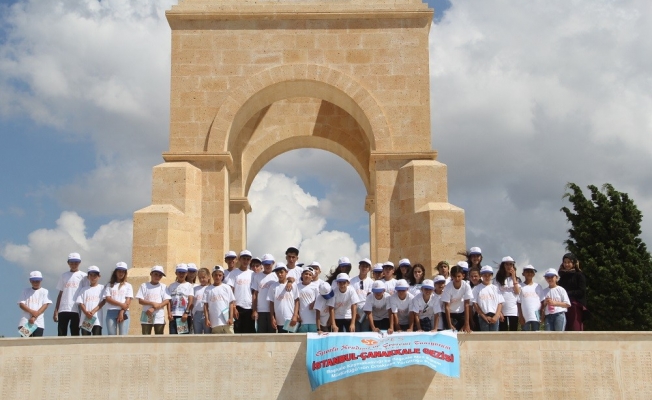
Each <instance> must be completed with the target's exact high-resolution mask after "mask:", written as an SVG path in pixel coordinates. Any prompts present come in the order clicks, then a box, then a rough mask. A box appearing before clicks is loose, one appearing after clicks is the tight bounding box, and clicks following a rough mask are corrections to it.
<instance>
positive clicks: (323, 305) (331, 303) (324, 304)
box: [314, 295, 335, 326]
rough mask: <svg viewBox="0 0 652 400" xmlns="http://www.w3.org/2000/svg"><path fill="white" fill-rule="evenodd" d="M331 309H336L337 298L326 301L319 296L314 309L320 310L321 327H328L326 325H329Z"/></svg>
mask: <svg viewBox="0 0 652 400" xmlns="http://www.w3.org/2000/svg"><path fill="white" fill-rule="evenodd" d="M331 307H335V297H331V298H330V299H328V300H326V299H325V298H324V296H321V295H319V296H317V299H316V300H315V307H314V309H315V310H319V323H320V324H321V326H326V324H328V317H329V316H330V308H331Z"/></svg>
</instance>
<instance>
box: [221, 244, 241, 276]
mask: <svg viewBox="0 0 652 400" xmlns="http://www.w3.org/2000/svg"><path fill="white" fill-rule="evenodd" d="M237 262H238V255H237V254H235V251H233V250H229V251H227V252H226V254H224V264H225V265H226V269H225V270H224V279H223V280H222V282H226V280H227V279H229V274H230V273H231V271H233V270H235V269H236V263H237Z"/></svg>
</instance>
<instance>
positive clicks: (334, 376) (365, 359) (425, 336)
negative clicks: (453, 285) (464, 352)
mask: <svg viewBox="0 0 652 400" xmlns="http://www.w3.org/2000/svg"><path fill="white" fill-rule="evenodd" d="M459 359H460V351H459V346H458V343H457V333H455V332H453V331H442V332H437V333H426V332H406V333H394V334H392V335H388V334H378V333H375V332H365V333H332V334H323V335H319V334H316V333H308V348H307V350H306V367H307V368H308V377H309V378H310V387H311V388H312V390H315V389H317V388H318V387H319V386H321V385H323V384H325V383H330V382H335V381H337V380H340V379H343V378H348V377H350V376H354V375H358V374H363V373H366V372H375V371H383V370H386V369H390V368H403V367H407V366H410V365H425V366H426V367H429V368H431V369H433V370H434V371H436V372H439V373H441V374H444V375H447V376H450V377H453V378H459V377H460V361H459Z"/></svg>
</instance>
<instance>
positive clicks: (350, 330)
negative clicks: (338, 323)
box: [349, 322, 355, 332]
mask: <svg viewBox="0 0 652 400" xmlns="http://www.w3.org/2000/svg"><path fill="white" fill-rule="evenodd" d="M349 332H355V322H351V325H349Z"/></svg>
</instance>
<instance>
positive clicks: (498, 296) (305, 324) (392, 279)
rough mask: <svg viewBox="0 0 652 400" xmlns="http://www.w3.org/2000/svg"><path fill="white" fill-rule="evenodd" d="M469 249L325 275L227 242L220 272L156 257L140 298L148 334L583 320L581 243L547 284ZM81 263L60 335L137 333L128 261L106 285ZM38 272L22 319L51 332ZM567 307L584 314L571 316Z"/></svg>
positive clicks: (59, 313)
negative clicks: (170, 272)
mask: <svg viewBox="0 0 652 400" xmlns="http://www.w3.org/2000/svg"><path fill="white" fill-rule="evenodd" d="M464 255H466V258H467V261H460V262H459V263H457V265H454V266H453V267H452V268H451V266H450V265H449V263H447V262H446V261H441V262H439V263H438V264H437V267H436V268H437V273H438V275H436V276H434V277H433V278H432V279H426V269H425V267H424V266H423V265H421V264H414V265H412V264H411V263H410V261H409V260H408V259H402V260H400V261H399V263H398V267H395V266H394V264H393V263H392V262H390V261H387V262H384V263H378V264H375V265H373V267H372V263H371V261H370V260H369V259H367V258H365V259H362V260H360V261H359V263H358V267H359V274H358V275H357V276H354V277H350V276H349V274H350V272H351V268H352V264H351V261H350V260H349V259H348V258H347V257H342V258H340V259H339V260H338V265H337V268H336V269H335V270H334V271H333V272H331V273H330V274H329V275H328V276H327V278H326V280H322V279H321V278H320V275H321V265H320V264H319V263H318V262H316V261H315V262H312V263H311V264H309V265H305V264H300V263H298V259H299V249H298V248H296V247H290V248H288V249H287V250H286V252H285V261H286V262H285V263H282V262H276V260H274V257H273V256H272V255H271V254H265V255H263V256H262V257H260V258H258V257H253V256H252V254H251V252H249V251H248V250H243V251H242V252H240V254H239V255H238V254H236V253H235V252H234V251H229V252H227V253H226V254H225V257H224V261H225V267H222V266H219V265H218V266H215V267H213V268H212V271H211V270H209V269H208V268H197V266H196V265H195V264H192V263H188V264H185V263H183V264H178V265H177V266H176V268H175V280H174V282H173V283H171V284H170V285H165V284H164V283H162V282H161V279H162V278H163V277H164V276H165V271H164V269H163V267H161V266H154V267H153V268H152V269H151V272H150V280H149V282H145V283H143V284H142V285H141V286H140V287H139V289H138V292H137V293H136V296H135V298H136V299H138V302H139V304H140V305H142V313H141V315H140V316H138V318H139V321H140V324H141V332H142V334H144V335H149V334H151V332H152V330H154V333H155V334H163V333H164V329H165V325H166V322H167V323H168V324H169V333H170V334H183V333H195V334H208V333H215V334H218V333H257V332H258V333H275V332H278V333H287V332H318V333H321V332H365V331H376V332H379V331H387V332H388V333H390V334H391V333H394V332H410V331H438V330H444V329H455V330H458V331H462V332H472V331H474V330H480V331H497V330H504V331H507V330H512V331H514V330H517V329H518V327H519V325H520V327H521V329H522V330H524V331H528V330H530V331H537V330H539V329H540V324H541V323H544V326H545V329H546V330H551V331H553V330H554V331H562V330H581V325H580V326H579V329H577V328H578V327H577V326H576V324H575V323H576V322H577V321H574V320H573V319H577V318H578V317H577V314H578V313H579V321H580V324H581V317H582V316H581V311H582V308H583V307H584V302H582V299H581V298H580V297H583V296H584V292H585V290H586V283H585V280H584V279H583V275H582V274H581V270H580V269H579V262H578V261H577V259H576V258H575V256H574V255H572V254H571V253H568V254H565V255H564V257H563V262H562V265H561V266H560V269H559V271H557V270H556V269H554V268H550V269H548V270H546V271H545V273H544V277H545V279H546V282H547V284H548V287H546V288H543V287H541V286H540V285H539V284H537V283H536V282H534V281H533V278H534V277H535V274H536V273H537V270H536V269H535V268H534V267H532V266H531V265H528V266H526V267H524V268H523V277H524V281H522V280H521V279H520V278H518V277H517V276H516V268H515V261H514V260H513V259H512V258H511V257H504V258H503V259H502V262H501V263H500V266H499V268H498V271H497V273H496V276H495V278H494V270H493V268H492V267H490V266H487V265H485V266H480V265H481V261H482V251H481V249H480V248H478V247H472V248H471V249H470V250H469V251H468V252H464ZM80 263H81V257H80V255H79V254H78V253H71V254H70V255H69V256H68V266H69V268H70V270H69V271H67V272H65V273H63V274H62V275H61V278H60V279H59V282H58V284H57V290H59V293H58V296H57V301H56V305H55V310H54V315H53V319H54V321H55V322H57V323H58V334H59V336H66V335H67V332H68V328H69V329H70V333H71V334H72V335H79V334H80V332H81V334H82V335H101V334H102V328H103V327H106V333H108V334H109V335H116V334H120V335H126V334H128V332H129V326H130V321H131V318H130V314H129V307H130V303H131V301H132V300H133V299H134V294H133V293H134V292H133V288H132V286H131V284H130V283H129V282H127V269H128V267H127V264H126V263H124V262H119V263H118V264H116V267H115V269H114V270H113V272H112V274H111V277H110V279H109V282H108V283H107V284H106V285H102V284H100V283H99V280H100V270H99V268H98V267H97V266H91V267H89V268H88V273H85V272H83V271H80V270H79V265H80ZM560 274H562V281H563V280H564V279H565V277H564V275H563V274H566V275H568V274H572V276H570V275H569V276H568V279H565V280H566V282H567V283H569V282H570V283H572V284H573V285H572V286H573V288H572V290H569V292H567V291H566V289H565V288H564V287H563V285H561V283H562V282H558V280H559V279H560ZM578 278H581V279H578ZM29 280H30V284H31V287H30V288H27V289H25V290H24V291H23V294H22V297H21V300H20V301H19V303H18V304H19V307H20V308H21V310H22V311H23V316H22V318H21V320H20V322H19V328H18V329H19V332H20V334H21V335H22V336H42V335H43V331H44V318H43V313H44V312H45V310H46V309H47V307H48V305H49V304H51V303H52V301H51V300H49V298H48V291H47V290H46V289H44V288H42V287H41V280H42V274H41V273H40V272H39V271H33V272H31V273H30V278H29ZM571 281H572V282H571ZM558 283H559V284H558ZM575 289H579V290H575ZM569 293H572V294H573V296H572V297H575V298H574V299H572V298H571V297H569ZM567 311H573V313H574V316H573V317H572V319H571V320H569V321H567V318H566V313H567ZM569 322H570V323H569Z"/></svg>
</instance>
